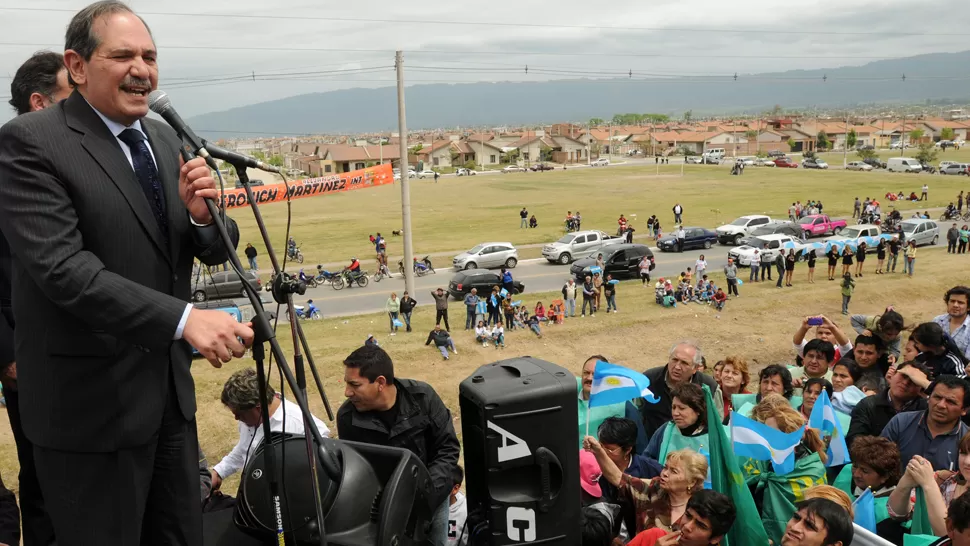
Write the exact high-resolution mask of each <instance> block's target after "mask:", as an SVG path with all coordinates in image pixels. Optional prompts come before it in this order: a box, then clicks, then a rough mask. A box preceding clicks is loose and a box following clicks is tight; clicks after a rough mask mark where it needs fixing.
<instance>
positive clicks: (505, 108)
mask: <svg viewBox="0 0 970 546" xmlns="http://www.w3.org/2000/svg"><path fill="white" fill-rule="evenodd" d="M967 66H970V51H962V52H958V53H931V54H926V55H919V56H915V57H906V58H900V59H887V60H880V61H874V62H870V63H867V64H864V65H861V66H846V67H839V68H832V69H821V70H790V71H784V72H773V73H762V74H743V75H738V76H737V78H736V79H735V78H733V77H727V78H725V77H717V78H715V77H679V78H652V79H642V78H637V77H636V76H635V75H634V77H632V78H618V79H573V80H549V81H543V82H511V81H510V82H495V83H484V82H479V83H457V84H421V85H414V86H410V87H407V88H406V90H405V97H406V106H407V110H406V111H407V124H408V128H409V129H421V128H438V127H455V126H481V125H487V126H496V125H509V124H511V125H515V124H539V123H553V122H562V121H570V120H573V121H576V120H583V121H584V120H587V119H590V118H593V117H599V118H603V119H610V118H612V116H613V114H614V113H620V112H658V113H669V114H671V115H672V116H673V117H679V116H680V114H681V113H682V112H684V111H686V110H693V112H694V114H695V115H697V114H705V113H707V114H714V113H724V112H736V113H740V112H745V111H748V112H762V111H764V110H766V109H770V108H772V107H773V106H774V105H780V106H781V107H783V108H786V109H788V108H802V109H805V108H809V109H810V108H820V109H824V108H832V107H839V106H848V105H853V104H863V103H864V104H874V103H875V104H878V103H914V102H923V101H926V100H932V99H941V98H944V97H957V99H960V98H964V97H967V94H968V92H967V90H966V80H965V75H964V74H962V71H963V69H964V68H965V67H967ZM904 76H905V77H904ZM406 78H407V75H406V72H405V79H406ZM957 99H954V100H957ZM188 122H189V124H190V125H191V126H193V127H195V128H197V132H199V133H201V134H203V135H205V136H207V137H209V138H212V139H217V138H228V137H231V136H250V137H251V136H253V135H256V134H264V135H266V136H273V135H279V134H320V133H358V132H370V131H391V130H396V129H397V90H396V88H394V87H382V88H376V89H367V88H355V89H341V90H337V91H329V92H325V93H309V94H305V95H298V96H294V97H288V98H284V99H279V100H273V101H267V102H261V103H258V104H251V105H248V106H242V107H239V108H233V109H231V110H226V111H222V112H212V113H208V114H203V115H199V116H196V117H193V118H191V119H189V120H188Z"/></svg>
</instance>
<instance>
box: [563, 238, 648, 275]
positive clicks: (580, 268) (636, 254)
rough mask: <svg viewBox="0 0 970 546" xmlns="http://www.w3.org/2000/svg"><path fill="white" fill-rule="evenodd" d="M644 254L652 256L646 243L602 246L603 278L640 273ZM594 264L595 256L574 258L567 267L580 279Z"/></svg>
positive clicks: (587, 273) (588, 272)
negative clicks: (571, 263) (570, 265)
mask: <svg viewBox="0 0 970 546" xmlns="http://www.w3.org/2000/svg"><path fill="white" fill-rule="evenodd" d="M644 256H647V257H648V258H653V252H651V251H650V248H649V247H647V245H639V244H636V243H633V244H630V243H622V244H618V245H610V246H608V247H606V248H604V249H603V262H604V264H605V266H606V267H605V269H606V271H604V272H603V278H606V275H613V278H618V277H636V276H638V275H639V274H640V273H639V271H640V269H639V266H640V260H641V259H642V258H643V257H644ZM595 265H596V259H595V258H585V259H582V260H576V261H575V262H573V265H572V267H570V268H569V272H570V273H572V275H573V276H574V277H576V278H577V279H579V280H582V279H583V278H584V277H585V276H586V275H589V274H590V271H589V268H591V267H593V266H595Z"/></svg>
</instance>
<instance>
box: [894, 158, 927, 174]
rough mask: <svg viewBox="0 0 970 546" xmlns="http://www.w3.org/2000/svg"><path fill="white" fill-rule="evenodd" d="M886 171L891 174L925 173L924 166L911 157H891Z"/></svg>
mask: <svg viewBox="0 0 970 546" xmlns="http://www.w3.org/2000/svg"><path fill="white" fill-rule="evenodd" d="M886 170H887V171H889V172H891V173H919V172H923V165H922V164H921V163H920V162H919V161H918V160H916V159H913V158H911V157H890V158H889V161H887V162H886Z"/></svg>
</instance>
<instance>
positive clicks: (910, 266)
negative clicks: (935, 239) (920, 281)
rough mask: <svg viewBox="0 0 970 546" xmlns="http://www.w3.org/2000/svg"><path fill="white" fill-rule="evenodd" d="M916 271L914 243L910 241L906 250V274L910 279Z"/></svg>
mask: <svg viewBox="0 0 970 546" xmlns="http://www.w3.org/2000/svg"><path fill="white" fill-rule="evenodd" d="M915 269H916V241H914V240H912V239H910V241H909V246H908V247H907V248H906V274H907V275H909V276H910V277H912V276H913V272H914V270H915Z"/></svg>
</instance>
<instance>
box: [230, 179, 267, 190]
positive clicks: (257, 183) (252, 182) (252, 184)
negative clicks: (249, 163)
mask: <svg viewBox="0 0 970 546" xmlns="http://www.w3.org/2000/svg"><path fill="white" fill-rule="evenodd" d="M262 185H263V181H262V180H258V179H257V180H250V181H249V187H251V188H252V187H255V186H262ZM242 187H243V185H242V182H240V181H239V180H236V189H237V190H238V189H240V188H242Z"/></svg>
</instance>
